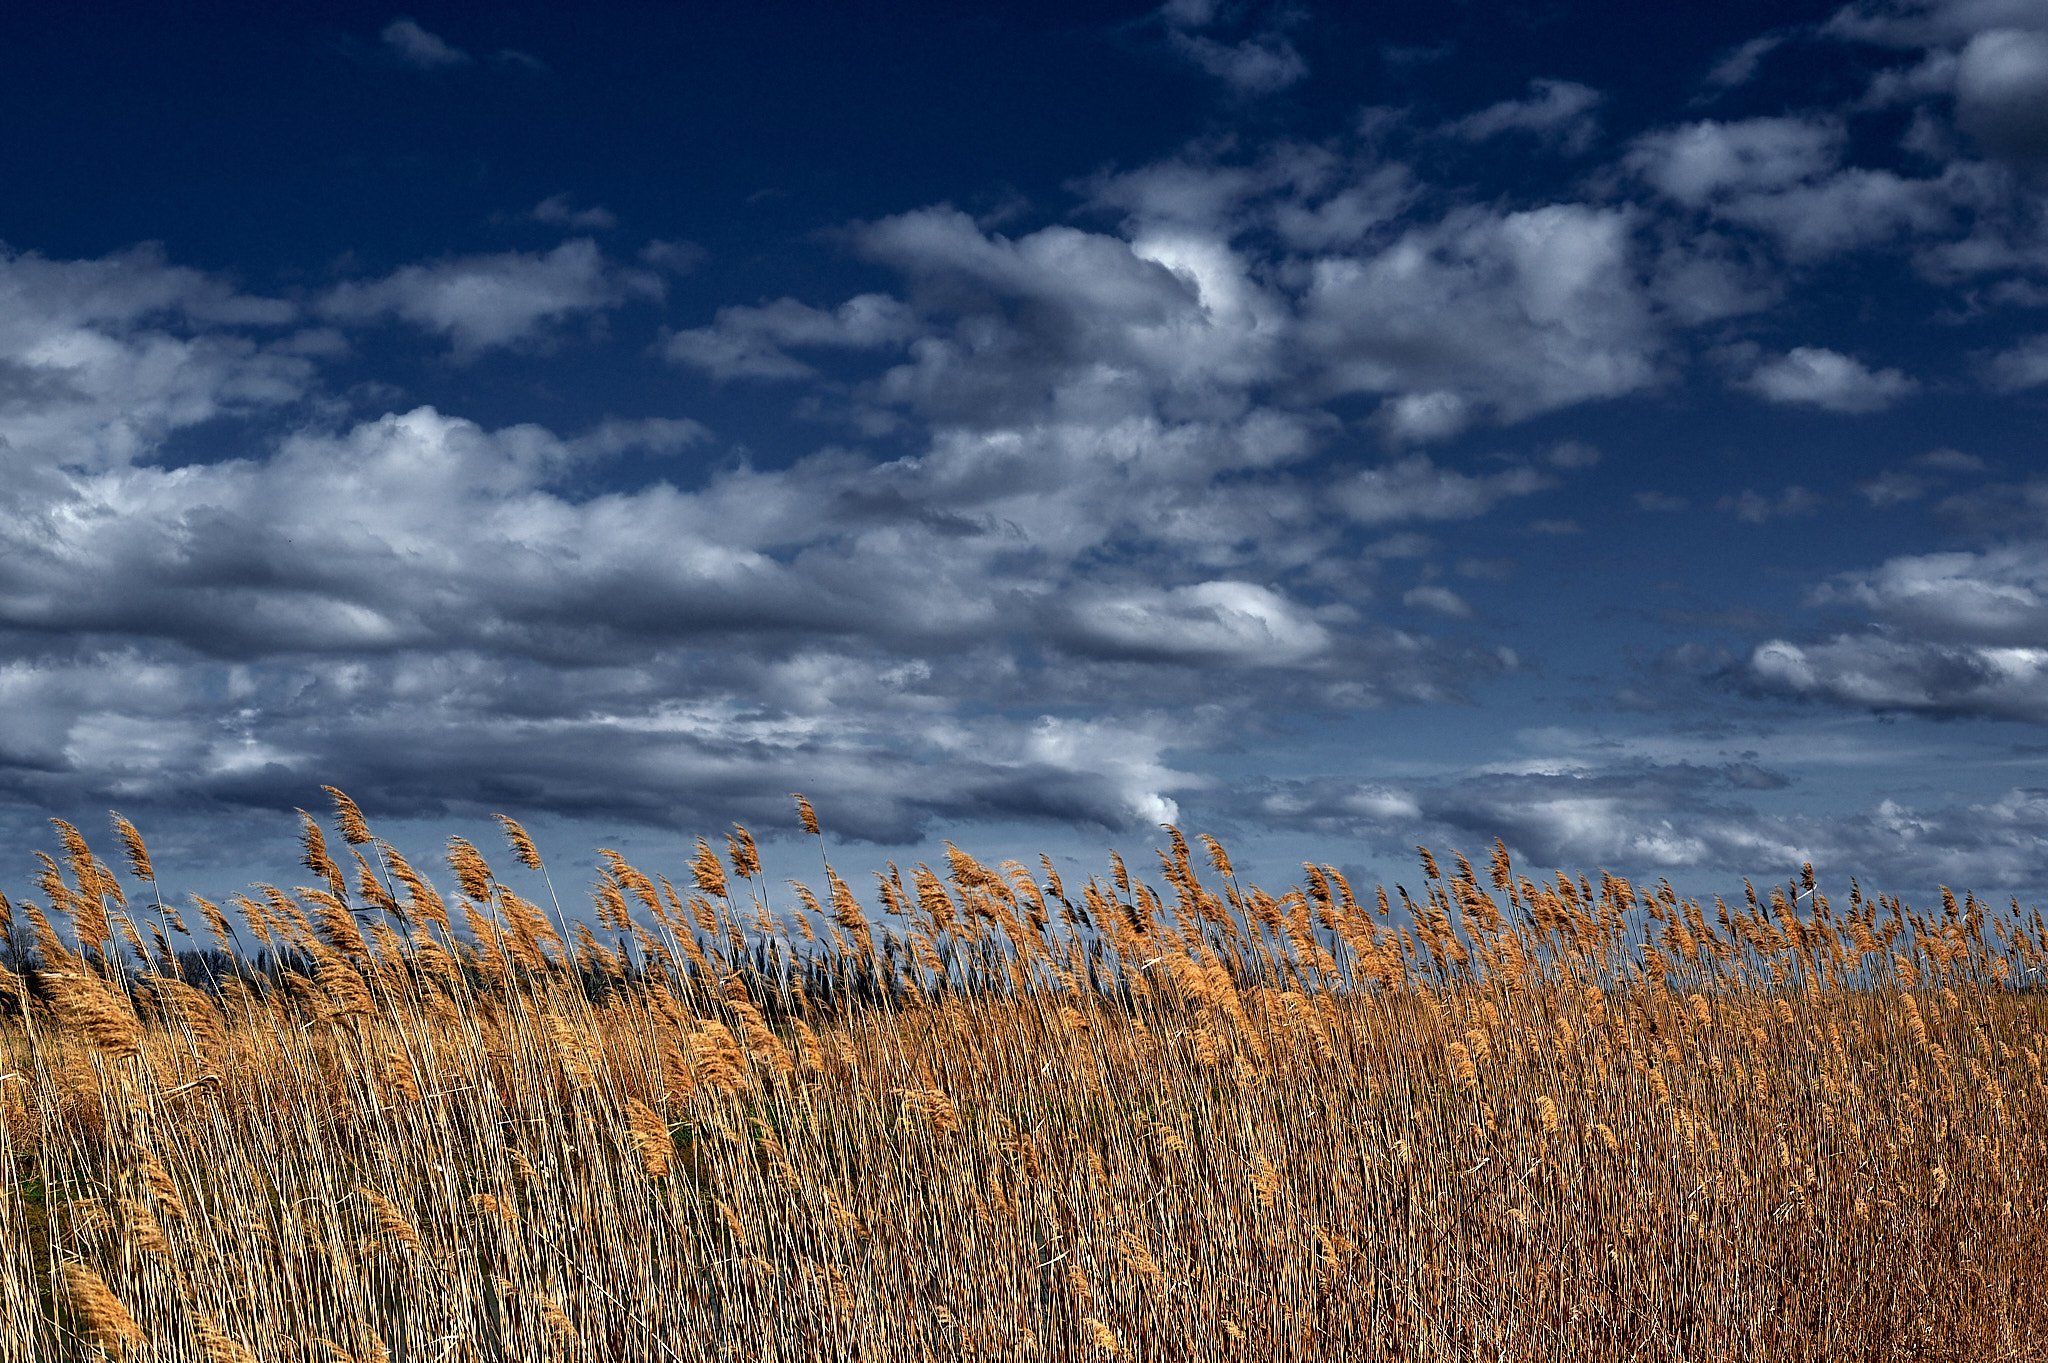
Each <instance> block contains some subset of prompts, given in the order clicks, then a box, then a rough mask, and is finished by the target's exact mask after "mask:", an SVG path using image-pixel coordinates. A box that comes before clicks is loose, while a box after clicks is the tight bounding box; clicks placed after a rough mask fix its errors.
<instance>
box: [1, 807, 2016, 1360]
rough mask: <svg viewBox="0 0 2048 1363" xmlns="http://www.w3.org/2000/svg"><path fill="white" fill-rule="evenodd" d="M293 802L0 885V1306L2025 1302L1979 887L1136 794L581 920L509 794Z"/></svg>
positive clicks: (1698, 1332)
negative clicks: (205, 855)
mask: <svg viewBox="0 0 2048 1363" xmlns="http://www.w3.org/2000/svg"><path fill="white" fill-rule="evenodd" d="M336 812H337V816H338V817H337V823H336V831H337V832H338V834H339V840H338V841H339V846H338V848H335V846H334V844H332V843H331V842H330V836H331V835H330V834H329V832H328V831H327V830H326V829H324V828H323V827H322V826H321V825H320V824H319V823H317V822H315V821H314V820H312V819H311V818H308V819H307V820H306V821H305V838H304V849H303V850H304V864H305V866H306V868H307V869H308V871H309V872H310V879H311V880H312V881H313V882H315V883H314V884H312V885H310V886H308V887H304V888H300V889H297V890H294V891H286V890H281V889H277V888H274V887H268V886H266V887H263V888H261V889H260V890H258V891H257V892H255V893H252V894H251V895H249V896H246V897H244V898H243V899H242V900H240V901H239V902H238V903H237V904H236V905H234V906H231V909H232V911H223V910H222V909H221V908H218V907H216V906H214V905H211V904H208V903H205V902H204V901H200V902H197V903H195V904H193V905H192V906H190V908H189V909H188V910H184V911H181V910H180V909H178V908H175V907H173V906H170V905H167V904H165V903H164V902H163V901H162V900H161V899H160V897H159V896H157V894H156V893H155V880H154V868H153V867H152V866H151V865H150V862H149V857H148V851H147V849H146V847H145V846H144V845H143V843H142V840H141V837H140V835H138V834H136V833H135V832H134V830H133V829H132V828H131V827H129V826H128V825H126V824H118V825H117V828H116V832H117V837H118V840H119V842H120V843H121V845H122V848H123V852H124V857H123V859H124V861H125V862H126V865H127V870H128V871H129V873H130V874H129V875H128V876H127V877H126V878H125V881H124V878H123V877H121V876H117V875H116V874H115V873H114V872H113V871H112V870H111V869H110V868H109V867H108V866H107V865H105V864H104V863H103V862H102V861H100V860H99V858H98V857H97V856H96V854H95V853H94V852H93V850H92V849H91V847H90V846H89V845H88V843H87V841H86V839H85V838H84V837H82V836H80V835H79V834H78V833H77V832H76V830H73V829H71V828H70V827H69V826H60V827H59V833H60V836H61V840H62V842H63V855H62V856H61V857H51V858H48V859H46V862H45V868H44V873H43V876H42V884H41V887H40V888H41V897H40V899H39V901H38V902H37V903H33V904H30V903H23V904H19V905H13V906H10V908H9V912H8V915H7V919H8V922H9V926H10V931H9V936H8V938H7V955H6V959H7V960H8V961H10V962H11V964H9V965H8V966H7V967H6V968H5V969H4V972H0V1015H4V1017H0V1076H4V1077H0V1119H4V1120H0V1357H5V1358H8V1359H17V1358H34V1359H67V1360H68V1359H73V1358H90V1357H98V1356H102V1355H105V1356H113V1357H124V1358H127V1359H132V1360H171V1359H181V1360H182V1359H205V1360H209V1361H210V1363H246V1361H247V1360H251V1359H261V1360H265V1361H266V1363H268V1361H269V1360H308V1361H309V1363H310V1361H311V1360H332V1361H335V1363H339V1361H341V1360H359V1361H361V1363H375V1361H377V1360H387V1359H388V1360H403V1361H405V1363H412V1361H414V1360H418V1361H419V1363H430V1361H432V1363H441V1361H447V1363H453V1361H454V1360H492V1361H493V1363H509V1361H511V1360H529V1359H535V1360H538V1359H563V1360H649V1361H650V1363H653V1361H655V1360H668V1361H670V1363H675V1361H677V1360H691V1361H692V1363H694V1361H695V1360H712V1359H728V1358H739V1359H770V1360H778V1359H792V1360H793V1359H834V1360H837V1359H853V1358H859V1359H872V1360H882V1359H905V1360H912V1359H955V1358H968V1357H972V1358H989V1359H1017V1360H1025V1359H1107V1358H1117V1357H1122V1358H1132V1359H1193V1360H1208V1359H1226V1358H1229V1359H1250V1360H1267V1359H1299V1360H1329V1359H1354V1358H1356V1359H1367V1358H1389V1359H1393V1358H1403V1359H1407V1358H1415V1359H1452V1358H1456V1359H1468V1358H1480V1357H1484V1358H1489V1359H1494V1358H1551V1359H1587V1358H1597V1359H1608V1358H1612V1359H1623V1358H1629V1359H1633V1358H1697V1359H1708V1358H1760V1357H1774V1358H1775V1357H1798V1358H1902V1359H1903V1358H1956V1359H1964V1358H1968V1359H1984V1358H2016V1357H2038V1356H2041V1355H2042V1354H2043V1352H2044V1351H2048V1320H2044V1314H2043V1307H2042V1304H2041V1303H2042V1300H2043V1298H2042V1288H2043V1286H2044V1276H2048V1257H2044V1256H2043V1255H2042V1253H2041V1246H2043V1245H2048V1214H2044V1213H2048V1207H2044V1200H2043V1199H2044V1193H2048V1076H2044V1065H2048V1055H2044V1042H2043V1040H2042V1023H2043V1021H2044V1020H2048V1019H2044V1007H2043V1001H2042V995H2040V994H2039V993H2037V992H2035V991H2033V990H2032V989H2031V988H2029V987H2026V986H2027V984H2028V982H2029V981H2033V980H2036V979H2038V978H2039V971H2040V968H2041V966H2042V964H2043V958H2044V954H2048V936H2044V931H2043V923H2042V921H2041V919H2040V917H2039V916H2038V915H2032V916H2024V915H2022V914H2021V912H2020V911H2019V909H2018V906H2016V905H2015V906H2013V907H2012V908H2010V909H2007V910H2001V911H1997V912H1994V911H1991V910H1989V909H1987V908H1986V907H1985V906H1983V905H1981V904H1979V903H1978V902H1977V901H1975V900H1974V899H1967V898H1966V899H1965V900H1963V901H1962V902H1960V903H1959V902H1957V901H1956V900H1955V899H1953V898H1952V897H1947V896H1945V897H1944V902H1943V905H1942V907H1941V908H1940V909H1939V910H1938V911H1931V912H1928V913H1924V914H1922V913H1916V912H1914V911H1912V910H1910V909H1908V908H1907V907H1906V906H1905V905H1903V904H1901V903H1899V902H1897V901H1895V900H1885V899H1872V898H1868V897H1865V896H1864V895H1863V894H1862V892H1861V891H1860V889H1852V891H1851V893H1850V895H1849V898H1848V900H1847V902H1846V903H1845V904H1835V903H1831V902H1830V900H1829V899H1828V897H1827V896H1826V895H1825V894H1824V893H1822V892H1821V890H1820V889H1819V887H1818V886H1817V885H1816V884H1815V883H1814V882H1813V880H1812V879H1811V876H1810V873H1809V874H1808V875H1807V876H1805V877H1803V878H1802V879H1801V880H1800V881H1798V882H1795V883H1793V884H1789V885H1787V886H1785V887H1783V888H1780V889H1773V890H1770V891H1769V892H1767V893H1763V894H1752V895H1751V896H1749V897H1748V898H1747V899H1746V900H1745V902H1742V903H1739V904H1726V905H1724V904H1720V903H1718V902H1717V903H1715V904H1713V905H1712V906H1702V905H1700V904H1698V903H1695V902H1692V901H1688V900H1682V899H1680V898H1679V897H1678V896H1677V895H1676V894H1674V893H1673V892H1672V891H1671V890H1670V889H1669V888H1668V887H1666V886H1663V885H1659V886H1657V887H1655V888H1654V889H1645V888H1642V887H1637V886H1633V885H1631V884H1629V883H1627V882H1625V881H1623V880H1620V879H1618V878H1615V877H1611V876H1608V877H1602V878H1601V879H1600V880H1599V881H1598V882H1594V881H1592V880H1590V879H1579V880H1574V879H1572V878H1570V877H1567V876H1564V875H1561V874H1559V875H1553V876H1549V877H1545V878H1536V877H1534V876H1525V875H1523V874H1521V873H1520V872H1519V871H1518V870H1517V869H1516V868H1514V867H1513V866H1511V865H1510V864H1509V862H1508V860H1507V856H1506V853H1505V851H1504V850H1501V849H1499V848H1496V849H1495V853H1494V856H1493V859H1492V861H1491V864H1490V866H1489V868H1488V870H1487V871H1486V872H1485V873H1483V874H1482V873H1480V872H1477V871H1475V870H1474V868H1473V867H1472V866H1471V865H1470V864H1469V863H1467V862H1466V861H1465V860H1464V859H1463V858H1456V859H1454V861H1453V862H1452V864H1451V866H1450V868H1449V869H1448V871H1446V870H1445V868H1443V867H1442V866H1440V865H1439V864H1438V863H1437V861H1436V860H1435V858H1434V857H1433V856H1431V855H1430V854H1429V853H1427V852H1423V853H1422V858H1423V863H1424V875H1425V879H1424V881H1423V882H1422V884H1423V889H1422V892H1421V897H1420V898H1412V897H1411V896H1410V894H1409V892H1408V891H1406V890H1401V889H1397V890H1396V891H1395V892H1394V893H1393V894H1392V895H1391V896H1390V895H1389V894H1388V893H1387V892H1386V891H1375V892H1371V893H1368V894H1365V895H1363V896H1358V895H1355V894H1354V892H1353V888H1352V887H1351V886H1350V885H1349V884H1348V883H1347V882H1346V881H1345V879H1344V878H1343V876H1342V875H1340V874H1339V873H1338V872H1336V871H1335V870H1334V869H1332V868H1328V867H1315V866H1309V867H1306V868H1305V879H1304V881H1303V883H1302V884H1301V885H1300V886H1299V887H1297V888H1294V889H1291V890H1289V891H1287V892H1286V893H1283V894H1279V895H1273V894H1269V893H1266V892H1263V891H1261V890H1258V889H1256V888H1254V887H1252V886H1250V885H1248V884H1245V883H1243V882H1242V881H1240V879H1239V878H1238V877H1237V876H1236V875H1235V874H1234V873H1233V871H1232V868H1231V866H1230V862H1229V859H1228V857H1227V855H1226V854H1225V852H1224V851H1223V849H1222V848H1221V847H1220V846H1218V845H1216V844H1214V843H1213V842H1206V840H1205V844H1204V846H1203V847H1202V849H1201V850H1200V851H1197V850H1195V849H1193V848H1191V847H1190V846H1189V845H1188V843H1187V842H1186V841H1185V840H1183V839H1182V838H1181V836H1180V835H1179V834H1178V833H1177V832H1171V831H1169V846H1168V847H1167V848H1166V849H1165V850H1164V851H1163V852H1162V853H1161V854H1160V857H1159V862H1158V866H1157V874H1156V876H1155V877H1153V878H1152V880H1153V883H1151V884H1148V883H1146V878H1144V877H1140V876H1137V875H1134V874H1132V873H1131V872H1130V871H1129V870H1128V869H1127V868H1126V867H1125V866H1124V865H1123V864H1122V863H1121V862H1119V861H1115V860H1114V859H1112V864H1111V866H1110V867H1109V869H1108V872H1107V874H1106V875H1105V876H1104V877H1103V878H1100V879H1095V880H1090V881H1089V882H1088V883H1087V884H1086V885H1081V886H1068V885H1066V884H1063V883H1062V881H1061V879H1060V877H1059V876H1058V875H1057V874H1055V873H1054V871H1053V868H1052V867H1051V865H1050V864H1049V863H1046V864H1044V865H1042V866H1041V868H1040V869H1039V870H1038V871H1037V872H1036V873H1034V872H1032V871H1029V870H1027V869H1026V868H1024V867H1022V866H1018V865H1015V864H1011V863H1005V864H1003V865H1001V866H998V867H988V866H984V865H983V864H981V863H980V862H978V861H976V860H975V859H974V858H972V857H971V856H969V855H967V854H966V853H964V852H958V851H954V852H953V853H952V855H951V856H950V858H949V860H948V864H947V865H946V866H945V867H944V868H943V870H942V871H934V870H931V869H928V868H925V867H918V868H916V869H915V870H912V871H909V872H907V873H906V872H901V871H899V870H898V869H897V868H894V867H891V868H889V869H888V871H887V872H885V873H884V874H882V875H881V876H880V877H878V878H877V881H876V890H875V894H874V897H873V899H872V900H871V901H870V902H868V903H863V902H862V901H861V898H860V897H859V896H857V895H856V893H855V892H854V890H853V889H852V887H851V886H849V885H848V884H847V883H846V882H845V881H844V880H842V879H841V878H840V876H839V875H838V873H837V872H836V871H835V870H833V869H831V868H830V867H829V866H828V867H827V869H826V871H825V877H824V881H823V884H822V886H820V887H819V889H818V891H817V893H816V894H815V895H814V894H813V891H812V890H811V889H809V888H805V887H802V886H795V885H790V886H783V887H771V885H770V883H769V881H768V880H767V879H766V877H765V873H764V872H763V870H762V868H761V866H760V864H759V861H760V854H759V852H758V850H757V849H756V848H755V846H754V844H753V841H752V839H751V838H750V837H748V836H747V834H746V833H745V831H744V830H736V831H735V832H734V833H733V834H732V835H731V836H730V837H729V838H727V839H726V840H725V844H724V847H723V848H722V849H720V848H714V847H713V846H712V845H711V844H710V843H709V842H705V843H701V844H699V845H698V847H697V849H696V853H695V855H694V857H693V858H692V862H691V868H690V872H689V876H688V878H687V888H685V889H678V888H677V887H675V886H674V885H672V884H670V883H669V882H668V881H667V880H664V879H660V878H658V877H651V876H649V875H648V874H645V873H643V872H641V871H640V870H638V869H637V868H635V867H633V866H631V865H629V864H628V863H627V862H626V861H625V860H624V859H623V858H621V857H618V856H617V855H615V854H612V853H604V854H603V862H602V871H601V874H600V877H599V879H598V881H597V883H596V886H595V890H594V894H593V908H592V909H590V910H588V911H584V912H579V913H578V914H576V915H573V916H572V915H569V914H566V913H564V912H563V911H562V908H561V906H560V905H558V904H557V903H555V902H554V900H553V893H554V891H553V888H552V886H553V881H552V879H550V878H548V877H547V871H546V867H545V865H544V863H543V862H542V861H541V858H540V855H539V852H538V850H537V849H536V848H535V847H534V846H533V844H532V842H531V840H530V839H528V838H527V836H526V834H525V833H524V831H523V830H521V829H520V828H519V827H518V825H516V824H512V823H509V821H508V822H507V825H506V831H507V835H508V844H509V850H508V854H507V855H508V856H509V857H510V858H511V859H512V860H514V861H516V862H518V863H520V869H519V870H518V871H516V872H511V873H510V878H512V879H515V880H517V881H518V882H519V883H520V884H522V885H524V886H526V888H527V889H528V891H529V892H535V897H534V898H528V897H526V896H525V895H522V894H520V893H518V892H516V891H515V890H514V889H513V888H512V887H511V886H510V885H508V884H507V883H506V881H505V880H504V879H501V878H500V877H499V875H498V874H497V873H496V872H494V870H493V869H492V867H491V866H490V865H489V864H488V860H487V857H486V854H485V853H484V852H483V851H482V850H480V849H478V848H476V847H474V846H472V845H470V844H469V843H466V842H462V841H460V840H457V841H455V842H453V843H451V844H450V847H449V854H448V858H447V860H448V864H449V875H448V876H447V877H444V878H443V879H444V880H445V881H446V883H447V885H448V889H447V891H446V893H443V892H442V891H440V890H437V888H436V886H435V885H434V884H433V883H432V882H431V881H430V879H429V878H428V877H427V876H425V875H423V874H421V873H420V872H419V871H417V870H416V869H415V868H414V866H413V865H412V863H410V862H408V861H407V860H406V859H405V858H404V857H403V856H402V855H401V854H400V853H399V851H398V850H397V849H396V848H393V847H390V846H388V845H387V844H384V843H382V842H380V841H378V840H377V839H376V838H375V837H374V835H373V834H372V832H371V829H370V826H369V824H368V822H367V821H366V820H365V819H364V817H363V815H362V813H361V811H360V810H358V809H357V808H356V807H355V806H354V805H353V804H352V803H351V802H349V801H348V800H347V798H346V797H345V796H339V795H338V794H337V811H336ZM801 818H802V819H803V821H804V823H805V826H806V827H807V828H809V829H811V830H812V831H815V830H816V827H817V825H816V820H815V816H814V814H813V813H812V812H811V811H810V809H809V807H808V806H804V807H803V810H802V813H801ZM188 914H189V916H190V917H191V918H193V919H195V920H197V922H196V923H194V924H192V925H189V926H190V928H191V931H190V932H188V924H187V922H186V921H185V919H186V916H187V915H188ZM237 921H239V923H240V925H241V927H240V932H241V934H242V935H241V936H237V935H236V923H237ZM208 935H210V936H211V937H212V938H213V941H214V946H215V948H216V950H215V951H214V953H213V954H212V955H210V956H209V955H202V954H200V953H198V952H195V951H191V950H184V951H180V950H179V949H178V948H180V947H187V948H189V947H195V946H197V945H198V944H199V943H200V942H202V941H204V940H205V938H206V936H208Z"/></svg>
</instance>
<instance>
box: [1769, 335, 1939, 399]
mask: <svg viewBox="0 0 2048 1363" xmlns="http://www.w3.org/2000/svg"><path fill="white" fill-rule="evenodd" d="M1742 386H1743V387H1745V388H1747V389H1748V390H1749V391H1750V392H1752V393H1755V394H1756V395H1757V396H1758V397H1761V398H1764V399H1765V400H1767V401H1770V402H1777V403H1787V404H1792V405H1797V406H1805V407H1819V408H1822V409H1823V410H1825V411H1830V412H1840V413H1845V414H1849V415H1862V414H1864V413H1868V412H1880V411H1883V410H1884V409H1885V408H1887V407H1890V406H1891V405H1893V404H1894V403H1896V402H1898V401H1899V400H1900V399H1901V398H1903V397H1905V396H1906V395H1908V394H1909V393H1912V392H1913V391H1914V390H1915V389H1916V388H1918V387H1919V385H1918V384H1916V383H1915V382H1914V381H1913V380H1912V379H1911V378H1908V377H1907V376H1906V375H1905V374H1904V373H1902V372H1901V371H1899V370H1897V369H1871V368H1870V367H1868V366H1867V365H1865V364H1864V363H1863V362H1862V361H1860V360H1856V359H1852V358H1851V357H1849V356H1847V355H1844V354H1842V353H1840V352H1839V351H1834V350H1828V349H1826V348H1824V347H1821V346H1796V347H1794V348H1793V349H1792V350H1790V351H1787V352H1786V353H1785V354H1783V355H1778V356H1774V357H1772V358H1771V359H1768V360H1765V361H1764V362H1763V363H1762V364H1760V365H1758V366H1757V367H1756V368H1755V369H1754V370H1752V371H1751V372H1750V374H1749V376H1748V377H1747V378H1746V379H1744V380H1743V381H1742Z"/></svg>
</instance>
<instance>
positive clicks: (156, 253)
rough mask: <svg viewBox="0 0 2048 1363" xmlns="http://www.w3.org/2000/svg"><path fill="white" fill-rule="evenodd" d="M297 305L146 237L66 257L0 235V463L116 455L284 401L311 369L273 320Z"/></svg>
mask: <svg viewBox="0 0 2048 1363" xmlns="http://www.w3.org/2000/svg"><path fill="white" fill-rule="evenodd" d="M297 315H298V314H297V309H296V308H294V307H293V306H292V305H291V304H289V303H287V302H284V301H282V300H278V299H268V298H256V297H251V296H249V295H246V294H242V293H239V292H237V291H236V290H234V289H232V288H230V287H228V286H227V285H225V284H224V283H222V282H221V281H219V280H217V279H214V278H212V277H210V276H207V275H203V274H201V273H200V272H198V271H195V270H190V269H184V268H180V267H177V266H172V265H169V264H167V263H166V262H165V260H164V257H163V253H162V251H160V250H159V249H157V248H155V247H153V246H143V247H136V248H133V249H130V250H127V251H120V252H116V253H115V254H113V255H109V256H103V257H101V258H99V259H97V260H73V261H56V260H47V259H45V258H43V257H42V256H39V255H36V254H34V253H33V252H30V253H23V254H16V253H14V252H11V251H9V250H7V249H6V247H5V246H0V471H7V472H8V476H10V477H14V478H29V477H35V476H40V472H41V471H42V470H43V469H45V468H47V467H48V466H49V465H50V464H52V463H55V462H58V461H62V462H67V463H73V464H86V463H92V464H98V463H122V462H126V461H129V460H132V459H136V458H140V457H142V456H144V455H146V454H147V453H149V452H150V451H152V450H153V449H154V448H155V447H156V445H157V444H158V442H160V441H162V440H163V439H164V438H166V437H167V436H168V435H170V434H171V433H172V432H175V431H179V430H183V429H187V428H190V427H193V426H197V425H199V424H200V423H202V422H206V421H211V420H214V419H215V418H217V417H221V416H228V415H235V414H239V413H245V412H253V411H260V410H263V409H266V408H275V407H278V406H281V405H284V404H287V403H290V402H293V401H295V400H297V399H298V398H300V397H302V396H304V394H305V393H306V391H307V389H308V387H309V386H310V383H311V380H312V374H313V366H312V363H311V361H310V360H309V359H308V358H307V356H306V354H305V353H304V351H303V348H302V347H300V346H298V345H295V344H294V338H293V337H292V336H291V335H290V334H288V333H284V332H283V331H282V328H284V327H286V326H288V325H289V324H290V323H292V322H293V321H294V320H295V319H296V317H297ZM10 465H12V467H11V469H10Z"/></svg>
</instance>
